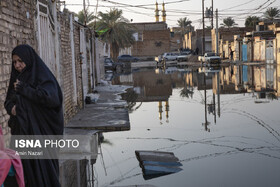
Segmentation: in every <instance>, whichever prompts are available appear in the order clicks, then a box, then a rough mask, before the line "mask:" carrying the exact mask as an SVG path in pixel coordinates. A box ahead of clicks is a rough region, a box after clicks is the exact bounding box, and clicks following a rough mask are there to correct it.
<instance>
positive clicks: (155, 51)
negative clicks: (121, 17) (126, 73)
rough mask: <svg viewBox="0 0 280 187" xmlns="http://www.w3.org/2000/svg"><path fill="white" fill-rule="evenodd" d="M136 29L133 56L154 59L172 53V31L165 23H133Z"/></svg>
mask: <svg viewBox="0 0 280 187" xmlns="http://www.w3.org/2000/svg"><path fill="white" fill-rule="evenodd" d="M132 25H133V26H134V27H135V28H136V32H135V34H134V37H135V43H134V44H133V46H132V50H131V52H132V55H133V56H137V57H145V58H154V57H155V56H157V55H160V54H162V53H164V52H168V51H170V30H169V28H167V24H166V23H165V22H146V23H132Z"/></svg>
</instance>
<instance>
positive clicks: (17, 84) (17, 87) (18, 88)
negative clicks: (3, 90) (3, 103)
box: [14, 79, 26, 92]
mask: <svg viewBox="0 0 280 187" xmlns="http://www.w3.org/2000/svg"><path fill="white" fill-rule="evenodd" d="M25 86H26V84H25V83H24V82H22V81H19V80H18V79H17V80H16V82H14V88H15V91H16V92H20V91H21V90H22V89H23V88H24V87H25Z"/></svg>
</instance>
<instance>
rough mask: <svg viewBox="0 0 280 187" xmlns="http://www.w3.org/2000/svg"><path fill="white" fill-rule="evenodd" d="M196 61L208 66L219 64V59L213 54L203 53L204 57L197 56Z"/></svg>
mask: <svg viewBox="0 0 280 187" xmlns="http://www.w3.org/2000/svg"><path fill="white" fill-rule="evenodd" d="M198 60H199V61H201V62H204V63H209V64H219V63H221V57H219V56H217V55H216V54H215V53H205V54H204V56H199V57H198Z"/></svg>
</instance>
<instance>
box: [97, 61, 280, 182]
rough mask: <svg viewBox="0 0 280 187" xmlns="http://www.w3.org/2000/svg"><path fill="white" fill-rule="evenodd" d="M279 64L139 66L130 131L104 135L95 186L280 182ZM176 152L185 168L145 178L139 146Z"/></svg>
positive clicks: (126, 78) (133, 80)
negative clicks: (139, 156)
mask: <svg viewBox="0 0 280 187" xmlns="http://www.w3.org/2000/svg"><path fill="white" fill-rule="evenodd" d="M279 77H280V67H279V66H272V65H271V66H270V65H265V66H245V65H244V66H238V65H235V66H233V65H232V66H229V67H215V68H205V67H203V68H194V67H193V68H192V67H188V68H187V67H185V68H181V69H179V68H175V67H169V68H167V69H166V70H161V69H157V70H154V69H147V70H141V69H138V70H134V71H133V73H132V74H124V75H120V76H116V77H114V78H113V79H112V84H116V85H129V86H131V88H130V89H128V90H127V93H125V94H123V95H122V98H123V99H125V100H126V101H127V102H128V106H129V111H130V112H129V118H130V125H131V129H130V131H124V132H109V133H104V134H103V135H104V141H103V142H102V143H101V146H100V150H99V152H100V155H99V156H98V159H97V161H96V164H95V165H94V175H95V186H129V185H151V186H158V187H170V186H174V187H175V186H176V187H177V186H178V187H181V186H182V187H185V186H191V187H201V186H208V187H216V186H231V187H235V186H254V187H257V186H260V187H261V186H262V187H263V186H272V187H273V186H280V177H279V176H280V117H279V115H280V113H279V109H280V102H279V97H280V78H279ZM138 150H142V151H163V152H171V153H174V155H175V156H176V157H177V158H178V160H179V162H180V163H181V164H182V166H181V167H180V168H181V169H182V170H181V171H179V172H176V173H172V174H169V175H164V176H157V177H152V178H150V179H149V180H145V179H144V177H143V171H142V169H141V167H140V166H139V161H138V160H137V157H136V155H135V151H138Z"/></svg>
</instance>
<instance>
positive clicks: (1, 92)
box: [0, 0, 89, 134]
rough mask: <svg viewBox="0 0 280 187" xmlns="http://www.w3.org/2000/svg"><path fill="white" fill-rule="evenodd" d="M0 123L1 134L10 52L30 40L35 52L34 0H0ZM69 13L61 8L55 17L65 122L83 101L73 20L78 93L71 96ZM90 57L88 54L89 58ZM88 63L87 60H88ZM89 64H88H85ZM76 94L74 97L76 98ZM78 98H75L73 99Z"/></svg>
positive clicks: (76, 28) (77, 34)
mask: <svg viewBox="0 0 280 187" xmlns="http://www.w3.org/2000/svg"><path fill="white" fill-rule="evenodd" d="M0 5H1V6H0V124H1V126H2V127H3V132H4V134H8V133H9V128H8V127H7V122H8V119H9V115H8V114H7V113H6V110H5V109H4V101H5V98H6V94H7V87H8V84H9V79H10V71H11V52H12V50H13V48H14V47H15V46H17V45H19V44H29V45H31V46H32V47H33V48H34V49H35V50H36V51H37V52H38V43H37V37H36V33H37V26H36V22H37V21H36V16H37V14H36V11H37V9H36V1H33V0H14V1H8V0H1V1H0ZM69 16H70V13H69V12H67V11H66V12H60V13H58V15H57V18H58V28H59V33H58V39H59V41H58V42H59V48H60V49H59V53H58V55H59V57H58V58H59V60H60V61H59V66H60V74H59V75H57V76H59V77H57V78H60V80H61V81H60V84H61V88H62V91H63V97H64V118H65V122H66V123H67V121H68V120H69V119H71V118H72V117H73V116H74V115H75V114H76V113H77V112H78V111H79V110H80V109H81V108H82V105H83V98H82V96H83V92H82V80H81V77H82V76H81V65H80V28H81V27H83V26H81V25H79V24H78V23H77V22H75V21H73V22H74V31H73V33H74V55H75V72H76V83H77V84H76V86H77V87H76V90H77V96H74V84H73V73H72V50H71V42H70V17H69ZM88 60H89V58H88ZM88 63H89V62H88ZM88 67H89V66H88ZM75 98H76V99H75ZM76 101H77V102H76Z"/></svg>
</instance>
